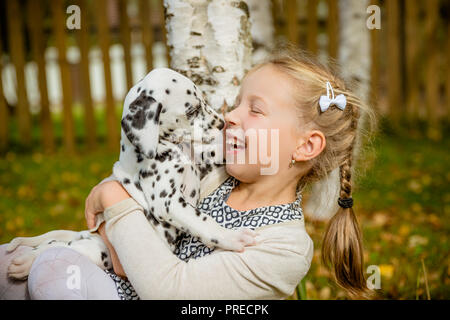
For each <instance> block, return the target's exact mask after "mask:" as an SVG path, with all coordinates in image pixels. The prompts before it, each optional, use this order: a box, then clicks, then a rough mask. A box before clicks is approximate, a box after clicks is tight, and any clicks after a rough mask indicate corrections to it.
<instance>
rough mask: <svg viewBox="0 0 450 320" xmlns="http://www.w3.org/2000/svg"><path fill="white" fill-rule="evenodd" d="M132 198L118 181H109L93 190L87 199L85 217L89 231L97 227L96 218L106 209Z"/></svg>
mask: <svg viewBox="0 0 450 320" xmlns="http://www.w3.org/2000/svg"><path fill="white" fill-rule="evenodd" d="M127 198H131V197H130V195H129V194H128V192H127V191H126V190H125V189H124V188H123V187H122V185H121V184H120V183H119V182H117V181H108V182H104V183H101V184H99V185H96V186H95V187H94V188H92V190H91V192H90V193H89V195H88V197H87V198H86V203H85V211H84V215H85V218H86V223H87V226H88V228H89V229H92V228H94V227H95V216H96V215H97V214H99V213H101V212H103V211H105V209H106V208H108V207H110V206H112V205H114V204H116V203H118V202H120V201H122V200H125V199H127Z"/></svg>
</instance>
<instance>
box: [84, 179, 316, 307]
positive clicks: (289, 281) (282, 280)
mask: <svg viewBox="0 0 450 320" xmlns="http://www.w3.org/2000/svg"><path fill="white" fill-rule="evenodd" d="M97 189H98V190H96V192H94V190H93V192H91V193H94V195H92V194H90V195H89V196H90V197H91V196H92V198H91V199H90V200H91V201H90V202H89V203H90V206H89V207H86V216H87V218H89V216H90V215H91V214H92V212H95V211H96V210H101V211H104V212H103V216H104V219H105V221H106V233H107V235H108V238H109V240H110V241H111V243H112V245H113V246H114V248H115V251H116V252H117V254H118V256H119V257H120V261H121V262H122V265H123V269H124V270H125V273H126V275H127V276H128V279H129V280H130V281H131V283H132V284H133V287H134V288H135V289H136V292H137V293H138V295H139V296H140V297H141V298H143V299H283V298H286V297H288V296H289V295H291V294H292V293H293V291H294V290H295V287H296V286H297V284H298V283H299V282H300V280H301V279H302V278H303V277H304V276H305V275H306V273H307V272H308V270H309V267H310V263H311V260H312V255H313V243H312V241H311V238H310V237H309V236H308V234H307V233H306V231H305V228H304V222H303V220H296V221H293V222H288V223H282V224H277V225H271V226H265V227H262V228H259V229H257V231H258V233H259V234H260V235H259V236H258V237H257V238H256V240H257V241H258V244H257V245H255V246H251V247H246V248H245V251H244V252H242V253H237V252H232V251H224V250H221V249H216V250H215V251H214V252H213V253H212V254H210V255H208V256H205V257H202V258H198V259H195V260H194V259H191V260H190V261H189V262H187V263H186V262H184V261H182V260H180V259H178V257H177V256H175V255H174V254H173V253H172V252H171V251H170V249H169V248H168V246H167V245H166V244H165V243H164V241H163V240H162V239H160V237H159V236H158V234H157V233H156V230H155V229H154V227H153V225H152V224H151V223H149V222H148V220H147V218H146V217H145V216H144V213H143V208H142V207H141V206H139V204H138V203H137V202H136V201H135V200H134V199H132V198H129V195H128V194H127V193H126V191H124V190H125V189H123V188H122V186H121V185H120V183H118V182H111V183H109V184H106V183H104V184H102V185H101V186H100V185H99V186H98V188H97ZM127 195H128V196H127ZM88 198H89V197H88ZM118 199H124V200H118ZM86 203H87V204H88V201H86ZM96 203H97V204H96ZM98 203H99V204H98ZM89 212H90V214H88V213H89ZM89 219H90V220H92V221H94V220H95V219H94V218H89ZM89 219H88V220H89Z"/></svg>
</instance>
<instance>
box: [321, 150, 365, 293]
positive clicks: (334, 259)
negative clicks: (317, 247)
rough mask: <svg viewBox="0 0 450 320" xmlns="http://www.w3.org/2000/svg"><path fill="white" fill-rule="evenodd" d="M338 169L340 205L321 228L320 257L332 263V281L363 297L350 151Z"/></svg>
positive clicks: (359, 241)
mask: <svg viewBox="0 0 450 320" xmlns="http://www.w3.org/2000/svg"><path fill="white" fill-rule="evenodd" d="M350 154H351V153H350ZM339 169H340V170H339V171H340V196H339V200H338V203H339V207H340V208H339V209H338V212H337V213H336V214H335V215H334V216H333V217H332V218H331V220H330V221H329V224H328V227H327V230H326V231H325V235H324V238H323V245H322V261H323V263H324V264H325V265H326V266H330V265H331V266H332V270H333V273H334V277H335V280H336V282H337V283H338V284H339V285H340V286H341V287H342V288H344V289H345V290H346V291H347V292H348V293H349V294H350V295H351V296H353V297H361V298H367V297H368V290H367V287H366V280H365V277H364V254H363V245H362V233H361V230H360V228H359V224H358V220H357V218H356V215H355V212H354V211H353V208H352V206H353V199H352V197H351V191H352V183H351V155H350V156H349V157H348V159H347V160H346V161H345V162H344V163H343V164H342V165H341V166H340V168H339Z"/></svg>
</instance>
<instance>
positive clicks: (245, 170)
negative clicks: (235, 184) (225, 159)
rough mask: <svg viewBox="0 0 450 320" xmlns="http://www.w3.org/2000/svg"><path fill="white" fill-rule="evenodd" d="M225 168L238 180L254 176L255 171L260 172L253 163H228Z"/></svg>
mask: <svg viewBox="0 0 450 320" xmlns="http://www.w3.org/2000/svg"><path fill="white" fill-rule="evenodd" d="M225 170H226V171H227V173H228V174H229V175H230V176H233V177H235V178H236V179H238V180H246V179H245V177H249V176H253V172H256V173H259V169H258V167H257V166H256V165H251V164H237V163H227V164H226V165H225Z"/></svg>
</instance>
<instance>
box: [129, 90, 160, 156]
mask: <svg viewBox="0 0 450 320" xmlns="http://www.w3.org/2000/svg"><path fill="white" fill-rule="evenodd" d="M161 109H162V105H161V103H157V102H156V100H155V99H154V98H153V97H152V96H150V94H149V93H148V92H147V90H145V89H142V88H141V83H138V84H137V85H136V86H134V87H133V88H131V89H130V91H129V92H128V94H127V96H126V98H125V103H124V108H123V113H122V122H121V124H122V130H123V132H124V134H125V135H126V137H127V138H128V140H129V141H130V142H131V143H132V144H133V145H134V146H135V147H136V149H135V151H136V152H137V153H139V154H141V155H143V156H144V157H146V158H149V159H153V158H154V157H155V156H156V152H157V146H158V142H159V115H160V113H161Z"/></svg>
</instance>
